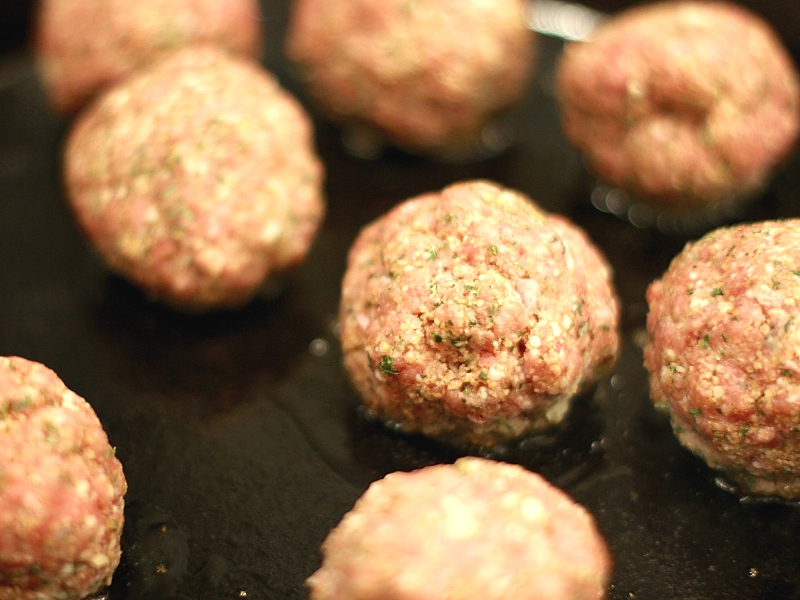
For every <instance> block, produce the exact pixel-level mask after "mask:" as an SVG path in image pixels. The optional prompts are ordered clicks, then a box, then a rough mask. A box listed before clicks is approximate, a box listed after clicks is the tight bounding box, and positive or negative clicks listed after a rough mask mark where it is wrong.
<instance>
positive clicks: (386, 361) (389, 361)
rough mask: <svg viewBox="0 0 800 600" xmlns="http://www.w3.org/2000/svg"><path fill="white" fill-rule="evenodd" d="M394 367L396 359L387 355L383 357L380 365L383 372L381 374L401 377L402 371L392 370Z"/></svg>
mask: <svg viewBox="0 0 800 600" xmlns="http://www.w3.org/2000/svg"><path fill="white" fill-rule="evenodd" d="M393 365H394V358H392V357H391V356H386V355H385V354H384V355H383V356H381V362H380V364H379V365H378V368H379V369H380V370H381V373H386V374H387V375H399V374H400V371H395V370H394V368H392V367H393Z"/></svg>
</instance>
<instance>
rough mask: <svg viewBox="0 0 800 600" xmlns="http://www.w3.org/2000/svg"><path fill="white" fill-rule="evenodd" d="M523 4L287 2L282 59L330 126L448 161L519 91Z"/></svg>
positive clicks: (524, 80) (525, 59) (527, 70)
mask: <svg viewBox="0 0 800 600" xmlns="http://www.w3.org/2000/svg"><path fill="white" fill-rule="evenodd" d="M526 4H527V2H526V0H490V1H487V0H415V1H413V2H409V1H408V0H386V1H383V2H375V1H374V0H295V2H294V5H293V12H292V14H291V19H290V26H289V32H288V36H287V40H286V50H287V54H288V55H289V56H290V58H292V59H293V60H294V61H296V62H297V63H299V67H300V69H301V73H302V75H303V76H304V78H305V80H306V83H307V85H308V90H309V92H310V94H311V95H312V97H313V98H314V99H315V100H316V101H317V103H318V104H319V105H320V106H321V107H322V108H323V109H324V110H325V112H326V113H327V114H328V115H329V116H330V117H331V118H333V119H334V120H336V121H339V122H344V123H349V124H357V125H362V126H367V127H369V128H375V129H377V130H378V131H380V132H381V133H382V134H383V135H385V136H386V137H388V139H389V140H390V141H391V142H393V143H394V144H396V145H398V146H400V147H402V148H405V149H407V150H410V151H412V152H422V153H433V154H440V155H455V156H457V155H461V154H467V153H469V152H471V151H472V150H473V149H474V147H475V146H476V145H477V143H478V138H479V136H480V133H481V130H482V128H483V127H484V125H486V123H487V122H488V121H489V120H490V118H491V117H492V116H493V115H495V114H496V113H498V112H499V111H502V110H503V109H506V108H507V107H509V106H510V105H512V104H514V103H516V102H517V101H518V100H519V99H520V98H521V96H522V95H523V94H524V93H525V91H526V88H527V84H528V81H529V79H530V76H531V74H532V72H533V68H534V62H535V58H536V53H535V50H536V38H535V37H534V36H535V34H534V33H533V32H532V31H530V30H529V29H528V28H527V27H526V25H525V21H524V18H523V11H524V8H525V6H526Z"/></svg>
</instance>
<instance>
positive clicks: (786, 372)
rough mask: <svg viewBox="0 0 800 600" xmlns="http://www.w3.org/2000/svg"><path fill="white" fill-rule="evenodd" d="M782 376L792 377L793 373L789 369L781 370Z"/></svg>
mask: <svg viewBox="0 0 800 600" xmlns="http://www.w3.org/2000/svg"><path fill="white" fill-rule="evenodd" d="M781 375H783V376H784V377H791V376H792V372H791V371H790V370H789V369H781Z"/></svg>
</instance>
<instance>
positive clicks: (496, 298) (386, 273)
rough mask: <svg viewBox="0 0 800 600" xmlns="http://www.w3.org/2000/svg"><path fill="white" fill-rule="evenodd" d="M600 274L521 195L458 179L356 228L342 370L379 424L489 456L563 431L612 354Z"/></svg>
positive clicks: (571, 236) (602, 270)
mask: <svg viewBox="0 0 800 600" xmlns="http://www.w3.org/2000/svg"><path fill="white" fill-rule="evenodd" d="M617 313H618V307H617V302H616V299H615V295H614V290H613V289H612V283H611V271H610V268H609V266H608V265H607V264H606V262H605V260H604V258H603V257H602V256H601V255H600V253H599V251H598V250H597V249H596V248H595V247H594V246H593V245H592V244H591V242H590V241H589V239H588V238H587V237H586V235H585V234H584V233H583V232H581V231H580V230H579V229H578V228H577V227H575V226H574V225H572V224H571V223H569V222H568V221H567V220H566V219H564V218H563V217H560V216H555V215H549V214H547V213H545V212H544V211H543V210H541V209H540V208H538V207H537V206H536V205H535V204H533V203H532V202H531V201H530V200H529V199H528V198H526V197H525V196H523V195H522V194H520V193H518V192H515V191H512V190H508V189H504V188H502V187H500V186H498V185H496V184H493V183H490V182H484V181H468V182H462V183H457V184H454V185H452V186H450V187H447V188H445V189H444V190H443V191H442V192H441V193H428V194H424V195H421V196H419V197H416V198H412V199H410V200H407V201H406V202H404V203H402V204H400V205H398V206H397V207H395V208H394V209H393V210H391V211H390V212H389V213H387V214H386V215H384V216H383V217H381V218H380V219H378V220H377V221H375V222H374V223H372V224H370V225H368V226H367V227H365V228H364V229H363V230H362V231H361V233H360V234H359V236H358V237H357V239H356V240H355V242H354V244H353V246H352V248H351V249H350V253H349V256H348V261H347V270H346V272H345V275H344V279H343V282H342V299H341V307H340V324H341V343H342V349H343V352H344V363H345V367H346V370H347V372H348V373H349V375H350V377H351V379H352V382H353V384H354V386H355V387H356V389H357V390H358V391H359V392H360V394H361V396H362V397H363V400H364V404H365V405H366V406H367V407H368V408H369V409H371V410H372V411H373V412H374V413H375V414H376V415H377V416H378V417H380V418H382V419H384V420H387V421H389V422H391V423H393V424H399V425H400V426H401V427H402V429H404V430H405V431H408V432H421V433H423V434H425V435H429V436H432V437H436V438H440V439H442V440H445V441H448V442H452V443H455V444H457V445H462V444H464V445H480V446H491V445H493V444H495V443H497V442H502V441H507V440H511V439H514V438H518V437H521V436H523V435H525V434H528V433H530V432H534V431H538V430H541V429H544V428H546V427H549V426H551V425H553V424H556V423H558V422H559V421H561V420H562V419H563V418H564V416H565V414H566V413H567V411H568V408H569V405H570V401H571V399H572V398H573V396H575V395H576V394H577V393H578V392H579V391H581V390H582V389H583V388H584V387H585V386H586V385H587V384H589V383H590V382H593V381H594V380H595V379H596V378H597V377H598V376H599V375H600V374H601V373H603V372H605V371H607V370H608V369H609V368H610V367H611V366H612V364H613V362H614V360H615V359H616V355H617V348H618V343H619V339H618V334H617V320H618V314H617Z"/></svg>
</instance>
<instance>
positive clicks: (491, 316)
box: [489, 300, 500, 323]
mask: <svg viewBox="0 0 800 600" xmlns="http://www.w3.org/2000/svg"><path fill="white" fill-rule="evenodd" d="M498 310H500V303H499V302H498V301H497V300H495V301H494V302H492V304H491V306H489V320H490V321H491V322H492V323H494V318H495V317H496V316H497V311H498Z"/></svg>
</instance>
